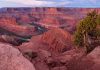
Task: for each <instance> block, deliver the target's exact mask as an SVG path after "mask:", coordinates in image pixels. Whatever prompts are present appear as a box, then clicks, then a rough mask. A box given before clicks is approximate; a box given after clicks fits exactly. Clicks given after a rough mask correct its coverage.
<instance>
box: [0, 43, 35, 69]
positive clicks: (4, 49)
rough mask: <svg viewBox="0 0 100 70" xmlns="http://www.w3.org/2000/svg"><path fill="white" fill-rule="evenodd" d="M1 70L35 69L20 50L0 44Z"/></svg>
mask: <svg viewBox="0 0 100 70" xmlns="http://www.w3.org/2000/svg"><path fill="white" fill-rule="evenodd" d="M0 70H35V68H34V65H33V64H31V63H30V62H29V61H28V60H27V59H26V58H24V57H23V55H22V54H21V53H20V52H19V50H18V49H16V48H14V47H13V46H11V45H8V44H3V43H0Z"/></svg>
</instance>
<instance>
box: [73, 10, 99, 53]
mask: <svg viewBox="0 0 100 70" xmlns="http://www.w3.org/2000/svg"><path fill="white" fill-rule="evenodd" d="M99 19H100V15H98V14H97V12H96V11H95V10H94V11H93V12H91V13H88V14H87V16H86V17H85V18H84V19H82V20H81V21H80V23H79V24H78V25H77V29H76V32H75V39H74V42H75V44H76V45H77V46H78V47H85V48H86V50H87V52H88V51H90V50H92V49H93V48H94V47H96V46H97V45H96V46H95V45H93V44H92V43H94V42H95V41H96V40H99V37H100V29H99V28H97V27H98V26H99V25H100V20H99ZM97 42H100V40H99V41H97ZM94 44H95V43H94Z"/></svg>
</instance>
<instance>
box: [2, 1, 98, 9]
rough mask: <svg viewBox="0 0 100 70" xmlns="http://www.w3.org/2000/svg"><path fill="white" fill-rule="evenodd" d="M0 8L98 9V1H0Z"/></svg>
mask: <svg viewBox="0 0 100 70" xmlns="http://www.w3.org/2000/svg"><path fill="white" fill-rule="evenodd" d="M2 7H79V8H80V7H82V8H100V0H0V8H2Z"/></svg>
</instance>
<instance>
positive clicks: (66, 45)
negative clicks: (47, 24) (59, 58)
mask: <svg viewBox="0 0 100 70" xmlns="http://www.w3.org/2000/svg"><path fill="white" fill-rule="evenodd" d="M72 48H73V43H72V35H71V34H70V33H69V32H66V31H64V30H63V29H58V28H55V29H53V30H48V31H47V32H45V33H43V34H42V35H39V36H33V37H32V38H31V40H30V42H29V43H23V44H22V45H21V46H19V49H20V50H22V51H25V50H28V49H30V50H33V51H36V52H37V51H38V50H39V49H43V50H47V51H49V52H51V53H55V54H58V53H63V52H65V51H68V50H71V49H72Z"/></svg>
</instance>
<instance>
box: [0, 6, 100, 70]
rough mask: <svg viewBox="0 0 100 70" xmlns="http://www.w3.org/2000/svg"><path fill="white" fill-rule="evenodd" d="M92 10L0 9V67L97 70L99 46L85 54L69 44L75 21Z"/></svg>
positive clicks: (4, 69) (13, 69) (10, 69)
mask: <svg viewBox="0 0 100 70" xmlns="http://www.w3.org/2000/svg"><path fill="white" fill-rule="evenodd" d="M93 10H94V9H92V8H84V9H83V8H38V7H36V8H1V9H0V70H100V46H97V47H96V48H95V49H94V50H93V51H91V52H90V53H88V54H86V52H85V49H84V48H75V47H76V45H74V43H73V40H74V38H73V33H74V32H75V30H76V25H77V23H78V22H79V20H81V19H82V18H84V17H85V16H86V14H87V13H88V12H91V11H93ZM95 10H96V11H98V13H100V9H99V8H96V9H95Z"/></svg>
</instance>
